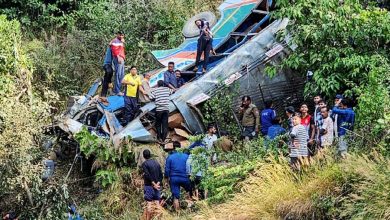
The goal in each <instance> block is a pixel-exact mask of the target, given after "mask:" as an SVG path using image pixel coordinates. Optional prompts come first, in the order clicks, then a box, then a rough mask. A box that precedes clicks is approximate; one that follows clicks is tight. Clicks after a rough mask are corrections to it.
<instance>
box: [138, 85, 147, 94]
mask: <svg viewBox="0 0 390 220" xmlns="http://www.w3.org/2000/svg"><path fill="white" fill-rule="evenodd" d="M138 89H139V91H140V92H142V94H144V95H146V94H145V90H144V87H142V85H139V86H138Z"/></svg>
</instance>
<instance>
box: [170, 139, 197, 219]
mask: <svg viewBox="0 0 390 220" xmlns="http://www.w3.org/2000/svg"><path fill="white" fill-rule="evenodd" d="M180 147H181V145H180V142H177V141H174V142H173V149H174V151H173V152H172V154H170V155H169V156H168V158H167V160H166V162H165V178H167V179H168V182H169V186H170V188H171V192H172V196H173V207H174V208H175V210H176V211H178V210H179V208H180V206H179V199H180V188H181V187H183V188H184V189H185V190H186V192H190V191H191V182H190V179H189V178H188V176H187V169H186V168H187V166H186V163H187V159H188V154H184V153H181V152H177V151H176V148H180Z"/></svg>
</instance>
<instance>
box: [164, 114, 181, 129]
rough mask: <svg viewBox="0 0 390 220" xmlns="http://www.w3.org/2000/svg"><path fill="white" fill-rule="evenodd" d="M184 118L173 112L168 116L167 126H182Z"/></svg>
mask: <svg viewBox="0 0 390 220" xmlns="http://www.w3.org/2000/svg"><path fill="white" fill-rule="evenodd" d="M183 122H184V118H183V116H182V115H181V114H180V113H175V114H173V115H171V116H169V118H168V127H169V128H172V129H173V128H182V125H181V124H182V123H183Z"/></svg>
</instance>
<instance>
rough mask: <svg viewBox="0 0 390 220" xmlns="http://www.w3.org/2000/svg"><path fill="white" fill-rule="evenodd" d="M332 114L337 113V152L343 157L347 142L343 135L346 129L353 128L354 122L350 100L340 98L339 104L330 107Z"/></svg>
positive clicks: (350, 129)
mask: <svg viewBox="0 0 390 220" xmlns="http://www.w3.org/2000/svg"><path fill="white" fill-rule="evenodd" d="M332 113H333V114H337V115H338V118H337V120H338V125H337V134H338V136H339V152H340V154H341V156H342V157H343V158H345V157H346V154H347V150H348V144H347V140H346V139H345V135H346V134H347V132H348V131H352V130H353V125H354V124H355V112H354V111H353V109H352V108H351V107H350V101H349V100H347V99H342V100H341V102H340V105H339V106H337V105H336V106H335V107H333V109H332Z"/></svg>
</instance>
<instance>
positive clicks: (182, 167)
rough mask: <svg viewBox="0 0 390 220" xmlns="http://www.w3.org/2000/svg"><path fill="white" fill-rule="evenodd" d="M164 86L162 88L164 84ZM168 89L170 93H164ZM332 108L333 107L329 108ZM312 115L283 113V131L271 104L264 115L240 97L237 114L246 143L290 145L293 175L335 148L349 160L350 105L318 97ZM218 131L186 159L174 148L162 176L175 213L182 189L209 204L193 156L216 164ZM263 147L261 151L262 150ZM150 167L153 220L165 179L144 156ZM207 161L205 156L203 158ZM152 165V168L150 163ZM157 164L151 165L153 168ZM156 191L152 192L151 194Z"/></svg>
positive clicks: (304, 109) (211, 130) (304, 110)
mask: <svg viewBox="0 0 390 220" xmlns="http://www.w3.org/2000/svg"><path fill="white" fill-rule="evenodd" d="M161 86H163V82H161ZM163 88H166V89H168V88H167V87H163ZM329 104H331V105H333V106H332V107H329ZM313 105H314V109H313V113H312V114H310V112H309V105H308V104H306V103H303V104H301V105H300V106H299V109H295V108H294V107H293V106H288V107H286V108H285V119H286V120H284V121H285V122H286V123H285V124H286V126H285V128H284V127H283V126H282V125H281V124H282V120H281V117H280V116H278V115H277V113H276V111H275V109H274V104H273V102H272V101H265V102H264V109H263V110H262V111H261V112H260V111H259V110H258V108H257V107H256V105H255V104H253V103H252V100H251V97H249V96H244V97H242V103H241V106H240V107H239V109H238V114H239V120H240V125H241V129H242V133H241V136H242V140H243V141H249V140H251V139H253V138H255V137H257V136H258V135H261V136H263V137H264V138H265V139H266V140H274V139H275V138H276V137H278V136H280V137H281V139H283V137H287V139H288V144H287V145H288V153H289V158H290V165H291V167H292V169H293V170H300V167H301V166H302V164H303V163H305V162H307V161H309V158H310V157H312V156H314V155H315V154H316V153H317V152H322V151H323V150H324V149H327V148H330V147H331V146H332V145H333V144H335V146H337V150H338V152H339V154H340V155H341V157H343V158H344V157H346V155H347V150H348V143H347V139H346V138H345V136H346V135H347V134H348V133H350V132H351V131H352V130H353V125H354V120H355V113H354V111H353V109H352V108H351V102H350V100H349V99H345V98H343V96H342V95H337V96H336V97H335V99H334V103H326V102H325V100H324V99H322V97H321V96H320V95H317V96H315V97H314V99H313ZM216 133H217V129H216V126H215V125H213V124H211V125H209V126H208V127H207V131H206V134H205V135H204V137H203V138H202V139H201V140H199V141H196V142H194V143H192V144H191V145H190V146H189V147H188V148H187V151H186V153H183V152H179V151H176V149H178V148H180V147H181V145H180V143H179V142H174V143H173V150H172V151H171V152H170V153H169V156H168V157H167V159H166V162H165V172H164V176H165V178H166V179H167V182H168V183H169V187H170V190H171V193H172V197H173V206H174V208H175V210H178V209H179V199H180V188H181V187H182V188H184V190H185V191H186V192H188V195H189V196H190V197H191V196H195V198H199V196H200V195H201V196H200V197H203V198H205V197H206V195H207V192H205V191H203V190H202V189H201V188H199V185H200V183H201V181H202V171H197V172H196V173H195V174H194V173H192V169H191V168H192V165H193V163H194V160H193V158H192V157H193V155H192V154H191V152H192V151H193V150H194V149H196V148H203V149H204V150H205V152H210V154H207V155H208V159H207V160H209V161H210V163H211V164H213V163H216V162H217V157H216V154H215V153H214V150H213V149H214V147H215V146H214V145H215V143H216V141H217V140H218V137H217V135H216ZM259 147H260V146H259ZM143 154H144V158H145V159H146V161H145V162H144V164H143V165H142V168H143V171H144V178H145V200H146V202H147V204H148V206H147V209H146V210H145V213H146V215H147V216H151V215H152V214H151V213H152V211H151V210H153V209H152V208H150V207H151V206H152V205H157V206H159V205H160V203H159V201H161V197H160V190H161V186H162V180H163V174H162V172H161V166H160V165H159V164H158V163H157V162H156V161H155V160H153V159H151V157H150V151H149V150H145V151H144V152H143ZM203 156H206V155H203ZM151 160H153V162H150V161H151ZM150 164H153V165H150ZM152 188H153V190H152ZM149 219H150V218H149Z"/></svg>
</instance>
